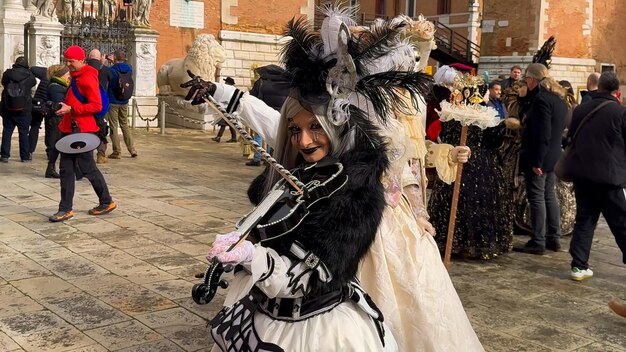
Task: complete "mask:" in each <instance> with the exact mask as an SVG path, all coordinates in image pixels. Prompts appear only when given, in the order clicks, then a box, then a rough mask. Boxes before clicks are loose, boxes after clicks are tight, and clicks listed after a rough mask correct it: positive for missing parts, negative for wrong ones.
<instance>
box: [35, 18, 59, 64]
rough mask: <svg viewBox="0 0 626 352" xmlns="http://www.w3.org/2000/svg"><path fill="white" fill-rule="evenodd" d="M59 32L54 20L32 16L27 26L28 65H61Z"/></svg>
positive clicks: (57, 23)
mask: <svg viewBox="0 0 626 352" xmlns="http://www.w3.org/2000/svg"><path fill="white" fill-rule="evenodd" d="M61 31H63V25H62V24H61V23H59V21H58V20H57V19H56V18H55V19H52V18H47V17H43V16H33V17H32V20H31V21H30V23H29V24H28V53H29V56H28V64H29V65H31V66H44V67H48V66H50V65H54V64H60V63H61Z"/></svg>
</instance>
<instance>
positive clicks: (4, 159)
mask: <svg viewBox="0 0 626 352" xmlns="http://www.w3.org/2000/svg"><path fill="white" fill-rule="evenodd" d="M0 162H3V163H8V162H9V158H5V157H2V158H0Z"/></svg>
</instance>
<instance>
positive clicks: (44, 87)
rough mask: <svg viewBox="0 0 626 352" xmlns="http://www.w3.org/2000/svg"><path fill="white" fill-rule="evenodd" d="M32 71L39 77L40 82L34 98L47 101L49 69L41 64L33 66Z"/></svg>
mask: <svg viewBox="0 0 626 352" xmlns="http://www.w3.org/2000/svg"><path fill="white" fill-rule="evenodd" d="M30 72H32V73H33V75H35V77H36V78H37V79H39V84H38V85H37V89H36V90H35V95H34V96H33V98H35V99H40V100H43V101H46V100H47V98H48V84H50V79H49V78H48V69H47V68H45V67H40V66H31V67H30Z"/></svg>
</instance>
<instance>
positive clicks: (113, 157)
mask: <svg viewBox="0 0 626 352" xmlns="http://www.w3.org/2000/svg"><path fill="white" fill-rule="evenodd" d="M109 159H120V153H111V154H110V155H109Z"/></svg>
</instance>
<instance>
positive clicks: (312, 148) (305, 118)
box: [288, 109, 330, 163]
mask: <svg viewBox="0 0 626 352" xmlns="http://www.w3.org/2000/svg"><path fill="white" fill-rule="evenodd" d="M288 131H289V135H290V141H291V145H292V146H293V147H295V148H296V149H298V151H299V152H300V154H301V155H302V156H303V157H304V160H305V161H306V162H308V163H314V162H318V161H320V160H322V158H324V157H325V156H326V155H328V153H330V139H329V138H328V136H327V135H326V132H324V129H322V125H320V123H319V121H317V118H316V117H315V115H313V113H312V112H309V111H307V110H305V109H302V110H300V111H299V112H298V113H297V114H295V115H294V117H292V118H291V119H289V127H288Z"/></svg>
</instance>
